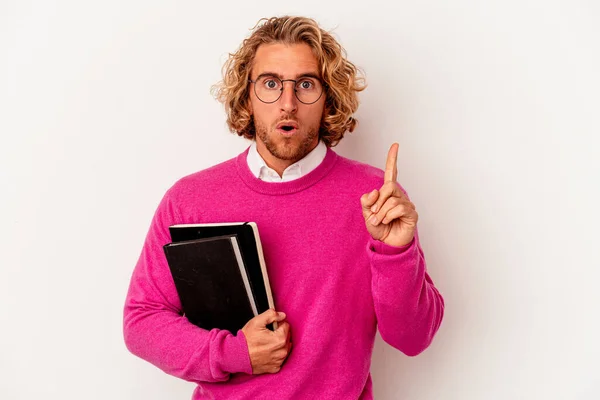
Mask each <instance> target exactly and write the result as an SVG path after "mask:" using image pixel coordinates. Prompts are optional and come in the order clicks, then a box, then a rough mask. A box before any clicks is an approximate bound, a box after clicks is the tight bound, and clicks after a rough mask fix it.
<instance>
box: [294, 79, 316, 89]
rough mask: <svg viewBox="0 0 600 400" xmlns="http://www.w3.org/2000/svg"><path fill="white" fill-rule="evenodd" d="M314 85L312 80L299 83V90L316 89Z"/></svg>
mask: <svg viewBox="0 0 600 400" xmlns="http://www.w3.org/2000/svg"><path fill="white" fill-rule="evenodd" d="M314 86H315V85H314V83H313V82H312V81H311V80H310V79H304V80H301V81H300V82H298V88H300V89H302V90H310V89H312V88H314Z"/></svg>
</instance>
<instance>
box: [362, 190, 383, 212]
mask: <svg viewBox="0 0 600 400" xmlns="http://www.w3.org/2000/svg"><path fill="white" fill-rule="evenodd" d="M378 198H379V190H377V189H373V191H372V192H370V193H365V194H363V195H362V196H361V197H360V205H361V206H362V210H363V215H364V217H365V218H367V217H368V216H370V215H371V214H372V212H371V207H372V206H373V204H375V202H376V201H377V199H378Z"/></svg>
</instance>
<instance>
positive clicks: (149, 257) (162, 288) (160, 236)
mask: <svg viewBox="0 0 600 400" xmlns="http://www.w3.org/2000/svg"><path fill="white" fill-rule="evenodd" d="M171 190H172V189H171ZM171 190H170V191H169V192H167V194H166V195H165V196H164V198H163V199H162V201H161V203H160V205H159V206H158V209H157V210H156V213H155V215H154V218H153V220H152V223H151V226H150V229H149V231H148V234H147V236H146V239H145V242H144V244H143V248H142V252H141V255H140V257H139V259H138V261H137V264H136V266H135V269H134V271H133V274H132V277H131V281H130V285H129V290H128V293H127V298H126V300H125V307H124V312H123V333H124V338H125V344H126V346H127V348H128V349H129V351H131V352H132V353H133V354H135V355H136V356H138V357H140V358H142V359H144V360H146V361H149V362H150V363H152V364H154V365H155V366H157V367H158V368H160V369H162V370H163V371H164V372H166V373H168V374H170V375H173V376H176V377H179V378H182V379H185V380H187V381H192V382H197V383H199V382H218V381H226V380H228V379H229V377H230V374H231V373H236V372H244V373H247V374H251V373H252V366H251V364H250V357H249V354H248V346H247V343H246V339H245V337H244V334H243V333H242V331H241V330H240V331H238V332H237V335H235V336H234V335H233V334H232V333H231V332H229V331H226V330H219V329H213V330H210V331H207V330H204V329H201V328H199V327H197V326H196V325H193V324H192V323H190V322H189V321H188V320H187V318H185V317H184V316H182V310H181V302H180V301H179V296H178V295H177V289H176V288H175V284H174V282H173V278H172V277H171V273H170V270H169V266H168V264H167V261H166V257H165V255H164V251H163V246H164V245H165V244H167V243H169V242H170V234H169V231H168V227H169V226H170V225H173V224H174V223H176V221H177V216H176V208H175V206H174V202H173V201H172V199H171V197H170V195H169V194H170V192H171Z"/></svg>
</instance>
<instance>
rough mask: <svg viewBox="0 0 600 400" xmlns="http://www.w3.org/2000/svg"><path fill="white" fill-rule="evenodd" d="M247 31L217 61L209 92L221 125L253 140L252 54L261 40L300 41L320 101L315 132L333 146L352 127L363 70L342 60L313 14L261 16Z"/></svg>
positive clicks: (338, 47)
mask: <svg viewBox="0 0 600 400" xmlns="http://www.w3.org/2000/svg"><path fill="white" fill-rule="evenodd" d="M252 29H253V32H252V34H251V35H250V37H248V38H247V39H245V40H244V41H243V42H242V44H241V46H240V48H239V49H238V50H237V51H236V52H235V53H229V58H228V60H227V61H226V62H225V64H224V65H223V71H222V72H223V80H222V81H220V82H219V83H217V84H216V85H214V86H213V87H212V90H211V92H212V94H213V95H214V96H215V98H216V99H217V100H218V101H220V102H221V103H223V104H224V106H225V112H226V114H227V125H228V126H229V130H230V131H231V132H232V133H237V134H238V135H239V136H243V137H246V138H248V139H253V138H254V136H255V134H256V132H255V128H254V121H253V118H252V115H251V113H250V99H249V85H248V79H249V77H250V72H251V69H252V65H253V61H254V56H255V54H256V51H257V50H258V47H259V46H260V45H262V44H272V43H281V44H287V45H291V44H299V43H306V44H307V45H309V46H310V47H311V49H312V51H313V54H314V55H315V57H316V58H317V61H318V63H319V68H320V70H321V79H322V80H323V82H324V83H325V85H324V89H323V90H325V95H326V100H325V110H324V112H323V119H322V121H321V127H320V129H319V137H320V138H321V140H323V142H324V143H325V144H326V145H327V146H328V147H333V146H336V145H337V144H338V143H339V141H340V140H341V139H342V138H343V137H344V134H345V133H346V132H352V131H354V128H355V127H356V124H357V122H358V121H357V120H356V119H355V118H354V117H353V114H354V112H355V111H356V110H357V109H358V96H357V93H358V92H360V91H362V90H364V89H365V87H366V83H365V79H364V74H363V73H362V71H361V70H359V69H358V68H357V67H356V66H355V65H354V64H352V63H351V62H350V61H348V60H347V59H346V51H345V50H344V48H343V47H342V46H341V45H340V44H339V43H338V42H337V41H336V40H335V38H334V37H333V36H332V35H331V34H330V33H328V32H326V31H324V30H323V29H321V28H320V27H319V25H318V24H317V22H315V21H314V20H313V19H310V18H305V17H291V16H283V17H273V18H268V19H267V18H262V19H261V20H259V21H258V23H257V24H256V25H255V26H254V28H252Z"/></svg>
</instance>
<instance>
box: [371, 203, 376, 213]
mask: <svg viewBox="0 0 600 400" xmlns="http://www.w3.org/2000/svg"><path fill="white" fill-rule="evenodd" d="M371 212H377V204H373V207H371Z"/></svg>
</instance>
